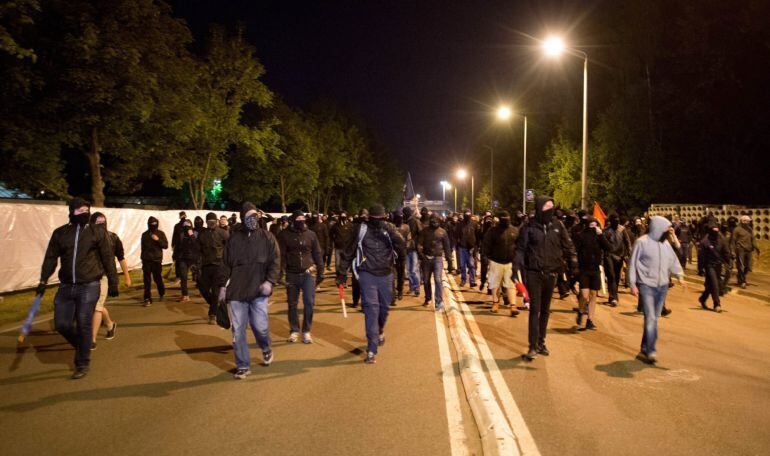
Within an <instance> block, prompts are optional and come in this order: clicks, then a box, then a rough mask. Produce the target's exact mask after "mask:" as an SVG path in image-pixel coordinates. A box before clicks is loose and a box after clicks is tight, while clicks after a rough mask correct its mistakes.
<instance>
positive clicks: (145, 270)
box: [142, 261, 166, 300]
mask: <svg viewBox="0 0 770 456" xmlns="http://www.w3.org/2000/svg"><path fill="white" fill-rule="evenodd" d="M161 269H162V266H161V264H160V261H142V277H143V278H144V299H145V300H147V299H152V295H151V294H150V286H152V282H151V280H150V279H152V280H154V281H155V285H156V286H157V287H158V295H159V296H160V297H161V298H162V297H163V295H165V294H166V286H165V285H164V284H163V277H161Z"/></svg>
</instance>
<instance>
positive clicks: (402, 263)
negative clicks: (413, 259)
mask: <svg viewBox="0 0 770 456" xmlns="http://www.w3.org/2000/svg"><path fill="white" fill-rule="evenodd" d="M394 269H395V270H396V281H395V282H394V285H395V287H394V290H393V291H394V294H396V295H397V296H403V295H404V281H405V280H406V259H405V258H401V257H399V258H396V264H395V266H394Z"/></svg>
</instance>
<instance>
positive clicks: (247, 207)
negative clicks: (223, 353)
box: [218, 202, 281, 379]
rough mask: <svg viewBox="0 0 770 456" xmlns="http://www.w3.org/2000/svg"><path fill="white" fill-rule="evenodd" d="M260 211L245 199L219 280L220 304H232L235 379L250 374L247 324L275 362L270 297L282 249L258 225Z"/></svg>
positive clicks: (268, 360)
mask: <svg viewBox="0 0 770 456" xmlns="http://www.w3.org/2000/svg"><path fill="white" fill-rule="evenodd" d="M259 212H260V211H259V210H258V209H257V207H256V206H254V204H252V203H249V202H245V203H243V208H242V209H241V221H242V223H241V224H239V225H236V226H238V228H237V229H236V228H233V229H232V230H231V231H230V238H229V239H228V241H227V245H226V246H225V251H224V256H223V258H222V268H221V274H220V277H219V281H218V282H219V286H220V288H219V305H225V303H226V302H229V304H230V320H231V322H232V330H233V352H234V353H235V366H236V369H235V375H234V377H235V378H236V379H244V378H246V377H247V376H249V375H250V374H251V357H250V355H249V344H248V339H247V337H246V326H247V325H250V326H251V330H252V332H253V333H254V337H255V338H256V340H257V344H258V345H259V348H260V349H261V350H262V360H263V364H264V365H265V366H269V365H270V363H272V362H273V350H272V348H271V344H272V341H271V340H270V328H269V326H268V322H269V320H268V304H269V302H268V298H269V297H270V295H272V294H273V285H275V284H276V283H277V282H278V278H279V277H280V275H281V252H280V248H279V247H278V241H277V240H276V239H275V237H273V235H272V234H270V232H269V231H267V230H266V229H264V228H262V227H261V226H260V225H259V218H260V213H259Z"/></svg>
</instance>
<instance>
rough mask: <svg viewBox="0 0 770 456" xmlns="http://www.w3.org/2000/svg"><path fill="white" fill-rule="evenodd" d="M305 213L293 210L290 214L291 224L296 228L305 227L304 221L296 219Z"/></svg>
mask: <svg viewBox="0 0 770 456" xmlns="http://www.w3.org/2000/svg"><path fill="white" fill-rule="evenodd" d="M304 216H305V213H304V212H302V211H294V212H292V214H291V226H292V227H293V228H294V229H295V230H297V231H302V230H304V229H305V226H306V225H305V221H304V220H297V217H304Z"/></svg>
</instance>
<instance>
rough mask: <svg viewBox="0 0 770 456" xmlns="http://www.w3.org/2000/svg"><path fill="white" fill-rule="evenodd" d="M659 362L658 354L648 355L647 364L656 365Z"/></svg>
mask: <svg viewBox="0 0 770 456" xmlns="http://www.w3.org/2000/svg"><path fill="white" fill-rule="evenodd" d="M657 362H658V354H657V353H655V352H652V353H648V354H647V364H655V363H657Z"/></svg>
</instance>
